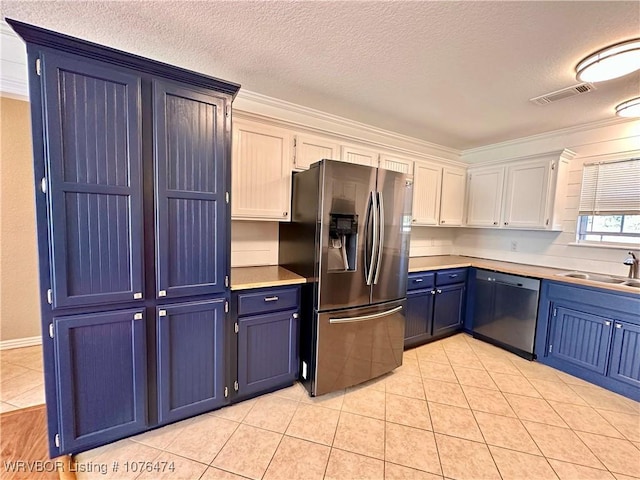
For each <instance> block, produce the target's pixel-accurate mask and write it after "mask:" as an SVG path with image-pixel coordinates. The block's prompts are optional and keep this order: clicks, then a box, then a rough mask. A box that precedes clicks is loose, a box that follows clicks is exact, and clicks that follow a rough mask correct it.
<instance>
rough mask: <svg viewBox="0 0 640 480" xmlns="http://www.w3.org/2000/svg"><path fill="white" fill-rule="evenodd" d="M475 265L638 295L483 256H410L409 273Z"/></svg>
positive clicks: (634, 290) (624, 288)
mask: <svg viewBox="0 0 640 480" xmlns="http://www.w3.org/2000/svg"><path fill="white" fill-rule="evenodd" d="M460 267H476V268H484V269H487V270H496V271H499V272H504V273H513V274H514V275H523V276H526V277H535V278H545V279H547V280H556V281H558V282H566V283H573V284H575V285H583V286H590V287H598V288H604V289H607V290H616V291H618V292H626V293H635V294H638V295H640V289H638V288H635V287H630V286H628V285H620V284H614V283H603V282H596V281H593V280H585V279H582V278H571V277H562V276H560V275H558V274H561V273H567V272H570V271H571V270H567V269H558V268H550V267H538V266H536V265H526V264H523V263H512V262H502V261H499V260H487V259H484V258H475V257H461V256H457V255H438V256H433V257H412V258H410V259H409V273H411V272H424V271H428V270H440V269H443V268H460Z"/></svg>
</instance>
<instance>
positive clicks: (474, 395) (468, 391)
mask: <svg viewBox="0 0 640 480" xmlns="http://www.w3.org/2000/svg"><path fill="white" fill-rule="evenodd" d="M462 390H463V392H464V395H465V397H467V402H469V406H470V407H471V410H474V411H479V412H488V413H495V414H496V415H504V416H507V417H515V416H516V414H515V412H514V411H513V409H512V408H511V407H510V406H509V402H507V399H506V398H504V394H503V393H502V392H500V391H499V390H487V389H486V388H478V387H470V386H468V385H463V386H462Z"/></svg>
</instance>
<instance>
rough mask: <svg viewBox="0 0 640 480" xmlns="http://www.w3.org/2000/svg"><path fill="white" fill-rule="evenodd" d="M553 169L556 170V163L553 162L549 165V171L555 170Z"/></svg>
mask: <svg viewBox="0 0 640 480" xmlns="http://www.w3.org/2000/svg"><path fill="white" fill-rule="evenodd" d="M555 169H556V163H555V162H553V163H551V170H555Z"/></svg>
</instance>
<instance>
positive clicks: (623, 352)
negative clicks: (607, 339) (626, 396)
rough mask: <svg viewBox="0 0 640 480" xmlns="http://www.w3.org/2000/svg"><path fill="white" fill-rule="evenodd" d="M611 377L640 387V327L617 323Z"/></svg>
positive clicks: (612, 352) (612, 347) (612, 346)
mask: <svg viewBox="0 0 640 480" xmlns="http://www.w3.org/2000/svg"><path fill="white" fill-rule="evenodd" d="M609 376H610V377H612V378H615V379H616V380H620V381H622V382H625V383H629V384H631V385H635V386H636V387H640V325H634V324H632V323H626V322H624V323H623V322H615V328H614V330H613V342H612V345H611V366H610V367H609Z"/></svg>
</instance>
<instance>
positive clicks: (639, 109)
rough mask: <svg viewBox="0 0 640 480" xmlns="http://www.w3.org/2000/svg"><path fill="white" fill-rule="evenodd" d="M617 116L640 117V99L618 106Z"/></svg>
mask: <svg viewBox="0 0 640 480" xmlns="http://www.w3.org/2000/svg"><path fill="white" fill-rule="evenodd" d="M616 115H618V116H619V117H640V97H636V98H632V99H631V100H627V101H626V102H622V103H621V104H620V105H616Z"/></svg>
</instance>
